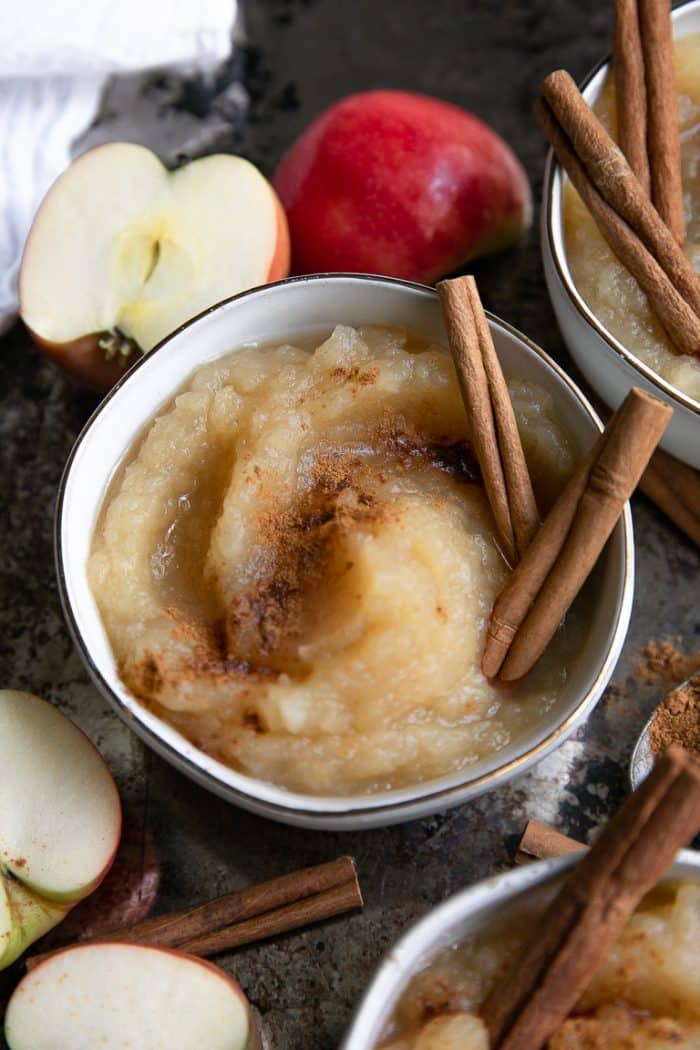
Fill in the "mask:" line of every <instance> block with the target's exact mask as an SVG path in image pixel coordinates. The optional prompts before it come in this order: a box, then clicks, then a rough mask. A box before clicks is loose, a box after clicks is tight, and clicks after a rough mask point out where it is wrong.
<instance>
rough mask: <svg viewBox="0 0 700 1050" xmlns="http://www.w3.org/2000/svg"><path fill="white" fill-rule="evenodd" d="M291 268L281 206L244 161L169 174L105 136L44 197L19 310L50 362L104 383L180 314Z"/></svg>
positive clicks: (149, 156) (140, 150)
mask: <svg viewBox="0 0 700 1050" xmlns="http://www.w3.org/2000/svg"><path fill="white" fill-rule="evenodd" d="M288 273H289V233H288V230H287V220H286V218H285V214H284V211H283V210H282V206H281V204H280V203H279V200H278V198H277V195H276V194H275V191H274V190H273V189H272V186H271V185H270V183H269V182H268V181H267V179H265V177H264V176H263V175H262V174H261V173H260V172H259V171H258V169H257V168H256V167H255V166H254V165H253V164H251V163H249V161H247V160H244V159H243V158H242V157H234V156H230V155H228V154H216V155H213V156H209V157H203V158H201V159H199V160H195V161H191V162H190V163H189V164H185V165H184V166H183V167H181V168H179V169H178V170H177V171H174V172H169V171H168V170H167V169H166V168H165V167H164V165H163V164H162V163H161V161H160V160H159V159H158V157H157V156H156V155H155V153H152V152H151V150H149V149H146V148H145V147H144V146H137V145H135V144H133V143H129V142H112V143H108V144H107V145H105V146H97V147H96V148H95V149H92V150H89V151H88V152H87V153H84V154H83V155H82V156H81V157H79V158H78V159H77V160H76V161H74V162H73V164H71V166H70V167H69V168H68V169H67V170H66V171H65V172H64V173H63V174H62V175H61V176H60V177H59V178H58V179H57V180H56V182H55V183H54V184H53V186H52V187H51V189H50V190H49V191H48V193H47V195H46V197H45V198H44V200H43V202H42V204H41V206H40V208H39V211H38V212H37V215H36V218H35V219H34V223H33V225H32V228H31V230H30V232H29V237H28V239H27V243H26V246H25V249H24V256H23V259H22V266H21V270H20V280H19V286H20V313H21V316H22V319H23V321H24V323H25V324H26V325H27V327H28V329H29V331H30V333H31V335H32V338H33V339H34V341H35V342H36V343H37V345H38V346H39V347H40V348H41V349H42V350H43V351H44V352H45V353H46V354H48V356H49V357H50V358H52V359H53V360H54V361H55V362H56V364H58V365H59V366H60V367H61V368H63V369H64V370H65V371H66V372H68V373H69V374H70V375H72V376H73V377H74V378H76V379H78V380H80V381H81V382H82V383H84V384H85V385H87V386H89V387H91V388H92V389H95V390H98V391H100V392H101V391H105V390H107V389H109V387H110V386H111V385H112V384H113V383H114V382H115V380H116V379H118V378H119V376H120V375H121V374H122V373H123V371H124V368H125V367H126V366H128V365H130V364H131V363H132V362H133V360H134V359H135V357H137V356H139V355H140V353H147V352H148V351H149V350H151V349H152V348H153V347H154V346H155V345H156V343H158V342H160V340H161V339H163V338H164V337H165V336H166V335H168V334H169V333H170V332H172V331H173V330H174V329H175V328H177V327H178V325H180V324H182V323H183V322H184V321H187V320H188V319H189V318H191V317H194V316H195V315H196V314H198V313H200V312H201V311H202V310H204V309H206V308H207V307H208V306H211V305H212V304H214V303H216V302H218V301H219V300H221V299H225V298H226V297H227V296H230V295H234V294H236V293H238V292H242V291H245V290H246V289H247V288H252V287H254V286H256V285H260V284H265V283H267V282H268V281H274V280H278V279H279V278H282V277H286V276H287V274H288Z"/></svg>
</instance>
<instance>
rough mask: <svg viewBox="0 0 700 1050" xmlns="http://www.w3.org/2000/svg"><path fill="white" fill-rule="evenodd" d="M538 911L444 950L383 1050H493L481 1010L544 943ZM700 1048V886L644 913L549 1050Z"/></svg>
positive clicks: (660, 893)
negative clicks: (522, 959)
mask: <svg viewBox="0 0 700 1050" xmlns="http://www.w3.org/2000/svg"><path fill="white" fill-rule="evenodd" d="M538 915H539V910H538V908H537V906H536V905H535V904H534V902H532V901H531V902H530V905H529V906H527V907H526V908H524V907H523V906H521V907H520V910H519V911H514V913H513V914H509V915H508V917H507V919H506V918H505V917H504V918H503V919H502V920H501V921H500V922H498V921H497V922H495V923H494V924H493V925H491V926H490V927H489V928H488V929H485V930H484V931H482V932H480V933H478V934H475V935H473V936H472V937H470V938H468V939H467V940H465V941H463V942H462V943H461V944H458V945H455V946H454V947H451V948H448V949H446V950H445V951H442V952H441V953H440V954H439V955H438V956H437V957H436V958H435V959H434V960H433V961H432V962H431V963H430V964H429V965H428V966H427V967H425V968H424V969H423V970H422V971H421V972H420V973H418V974H417V975H416V976H415V977H413V978H412V980H411V981H410V983H409V985H408V987H407V988H406V990H405V991H404V992H403V994H402V996H401V999H400V1000H399V1002H398V1004H397V1006H396V1008H395V1010H394V1012H393V1015H392V1018H391V1020H390V1022H389V1024H388V1026H387V1030H386V1032H385V1034H384V1036H383V1038H382V1039H381V1040H380V1043H379V1046H380V1047H381V1048H382V1050H489V1038H488V1035H487V1032H486V1028H485V1026H484V1024H483V1022H482V1021H481V1019H480V1017H479V1007H480V1004H481V1003H483V1002H484V1001H485V999H486V998H487V996H488V995H489V993H490V992H491V990H492V989H493V988H494V987H495V986H496V984H497V982H498V981H499V980H501V979H502V978H503V975H504V973H506V971H507V970H508V967H509V965H510V964H511V963H512V960H513V957H514V956H515V955H516V954H517V953H518V952H519V951H521V950H522V948H523V945H524V943H525V942H526V941H527V940H528V939H529V938H531V937H532V936H536V935H537V933H536V926H537V916H538ZM666 1047H668V1050H672V1048H674V1050H697V1048H698V1047H700V883H696V882H684V883H679V884H676V885H675V886H667V887H659V888H657V889H655V890H653V891H652V893H651V894H649V895H648V897H647V898H645V900H644V901H642V903H641V904H640V906H639V907H638V909H637V911H636V912H635V913H634V915H633V916H632V918H631V919H630V920H629V922H628V923H627V925H626V926H625V928H624V930H623V932H622V934H621V935H620V937H619V939H618V941H617V943H616V944H615V945H613V947H612V948H611V950H610V952H609V953H608V955H607V957H606V958H605V959H604V961H603V962H602V963H601V965H600V966H599V967H598V970H597V971H596V973H595V974H594V976H593V979H592V980H591V982H590V984H589V986H588V988H587V989H586V990H585V992H584V993H583V995H582V996H581V998H580V1000H579V1002H578V1003H577V1004H576V1007H575V1009H574V1010H573V1011H572V1013H571V1014H570V1016H569V1017H568V1018H567V1020H566V1021H564V1022H563V1023H562V1024H561V1025H560V1026H559V1027H558V1029H557V1030H556V1031H555V1032H554V1034H553V1035H551V1036H550V1038H549V1040H548V1041H547V1050H598V1048H600V1050H664V1048H666Z"/></svg>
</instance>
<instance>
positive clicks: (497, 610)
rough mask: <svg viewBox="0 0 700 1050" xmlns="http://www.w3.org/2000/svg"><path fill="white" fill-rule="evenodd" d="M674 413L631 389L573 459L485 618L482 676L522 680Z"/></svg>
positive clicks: (587, 571)
mask: <svg viewBox="0 0 700 1050" xmlns="http://www.w3.org/2000/svg"><path fill="white" fill-rule="evenodd" d="M672 412H673V410H672V409H671V408H670V406H668V405H666V404H665V403H664V402H662V401H659V400H657V398H655V397H652V396H651V395H650V394H647V393H645V392H644V391H642V390H638V389H637V388H636V387H633V388H632V390H631V391H630V392H629V394H628V395H627V397H626V398H625V400H624V401H623V403H622V405H621V406H620V408H619V409H618V410H617V412H616V413H615V414H614V415H613V416H612V417H611V419H610V421H609V423H608V425H607V427H606V429H605V431H604V433H603V434H602V435H601V437H600V438H599V439H598V440H597V442H596V443H595V445H594V447H593V448H592V449H591V451H590V452H589V453H588V455H586V456H585V457H584V458H583V460H582V461H581V462H580V464H579V465H578V467H577V468H576V470H575V471H574V473H573V475H572V476H571V478H570V479H569V481H568V483H567V484H566V485H565V487H564V489H563V490H562V492H561V494H560V496H559V498H558V499H557V501H556V503H555V504H554V506H553V507H552V509H551V511H550V512H549V515H548V516H547V518H546V519H545V521H544V523H543V525H542V526H541V528H540V529H539V531H538V532H537V534H536V536H535V538H534V539H533V541H532V543H531V544H530V546H529V547H528V549H527V551H526V552H525V555H524V557H523V559H522V560H521V562H520V564H519V565H518V566H517V567H516V569H515V570H514V572H513V574H512V576H511V577H510V579H509V581H508V583H507V584H506V586H505V587H504V589H503V591H502V592H501V594H500V595H499V596H498V598H497V599H496V602H495V604H494V607H493V611H492V613H491V618H490V621H489V626H488V629H487V633H486V644H485V648H484V654H483V657H482V670H483V672H484V674H486V675H487V676H488V677H489V678H494V677H496V676H498V678H499V679H500V680H501V681H504V682H510V681H514V680H516V679H518V678H522V676H523V675H525V674H527V672H528V671H529V670H531V668H532V667H533V666H534V664H535V663H536V662H537V660H538V659H539V657H540V656H541V655H542V653H543V651H544V649H545V648H546V646H547V645H548V644H549V642H550V640H551V639H552V637H553V635H554V633H555V632H556V629H557V627H558V626H559V623H560V622H561V620H562V618H563V616H564V614H565V613H566V611H567V610H568V608H569V606H570V605H571V603H572V602H573V600H574V598H575V597H576V595H577V594H578V592H579V590H580V589H581V587H582V586H583V583H584V582H585V580H586V579H587V577H588V575H589V574H590V572H591V570H592V568H593V566H594V565H595V563H596V561H597V559H598V556H599V555H600V552H601V551H602V549H603V546H604V545H605V542H606V541H607V539H608V537H609V536H610V533H611V532H612V530H613V528H614V526H615V524H616V522H617V520H618V518H619V517H620V514H621V513H622V510H623V508H624V505H625V503H626V501H627V500H628V499H629V497H630V495H631V494H632V492H633V491H634V489H635V488H636V486H637V483H638V481H639V478H640V476H641V474H642V471H643V470H644V468H645V467H646V465H647V463H648V461H649V458H650V456H651V454H652V452H653V451H654V448H655V447H656V445H657V444H658V441H659V438H660V437H661V435H662V433H663V431H664V429H665V428H666V425H667V423H668V421H669V419H670V417H671V415H672Z"/></svg>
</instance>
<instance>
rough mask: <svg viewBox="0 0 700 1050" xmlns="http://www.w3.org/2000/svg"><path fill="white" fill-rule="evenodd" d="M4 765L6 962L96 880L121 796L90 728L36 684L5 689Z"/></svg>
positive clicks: (0, 801) (115, 834)
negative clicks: (35, 690) (33, 688)
mask: <svg viewBox="0 0 700 1050" xmlns="http://www.w3.org/2000/svg"><path fill="white" fill-rule="evenodd" d="M0 768H2V771H3V784H2V791H0V968H2V967H4V966H7V965H9V963H11V962H12V961H13V960H14V959H15V958H17V956H18V955H20V954H21V952H22V951H24V949H25V948H26V947H27V946H28V945H29V944H31V943H32V942H33V941H35V940H36V939H37V938H38V937H40V936H41V935H42V934H43V933H45V932H46V931H47V930H49V929H51V927H52V926H55V925H56V924H57V923H58V922H60V920H61V919H62V918H63V916H64V915H65V913H66V911H67V910H68V908H69V907H70V906H71V905H72V904H74V903H75V902H76V901H78V900H80V899H82V898H83V897H85V896H86V895H87V894H88V893H90V892H91V891H92V890H93V889H95V887H96V886H97V885H98V884H99V883H100V881H101V880H102V878H103V877H104V875H105V874H106V873H107V871H108V870H109V867H110V865H111V863H112V860H113V858H114V855H115V852H116V849H117V846H118V844H119V836H120V832H121V805H120V802H119V795H118V794H117V789H116V787H115V784H114V781H113V780H112V775H111V773H110V772H109V770H108V768H107V766H106V765H105V763H104V761H103V759H102V757H101V756H100V754H99V752H98V751H97V750H96V748H95V747H93V745H92V744H91V743H90V741H89V740H88V738H87V737H86V736H85V734H84V733H82V732H81V731H80V730H79V729H78V728H77V726H74V725H73V723H72V722H71V721H70V719H68V718H66V716H65V715H64V714H62V713H61V712H60V711H59V710H57V708H55V707H52V705H51V704H49V703H47V702H46V701H45V700H41V699H40V698H39V697H38V696H34V695H32V694H31V693H21V692H16V691H15V690H11V689H3V690H0Z"/></svg>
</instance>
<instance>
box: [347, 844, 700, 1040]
mask: <svg viewBox="0 0 700 1050" xmlns="http://www.w3.org/2000/svg"><path fill="white" fill-rule="evenodd" d="M577 860H578V858H577V856H576V855H575V854H569V855H568V856H564V857H555V858H554V859H552V860H541V861H536V862H534V863H532V864H526V865H524V866H523V867H520V868H513V869H512V870H511V871H506V872H503V873H502V874H501V875H494V876H493V877H492V878H490V879H485V880H484V881H483V882H478V883H477V884H476V885H475V886H470V887H469V889H466V890H462V891H461V893H456V894H455V895H454V897H450V898H449V899H448V900H446V901H445V902H444V903H443V904H440V905H438V907H437V908H434V909H433V910H432V911H431V912H428V914H427V915H426V916H425V917H424V918H422V919H420V920H419V921H418V922H417V923H416V924H415V925H414V926H412V927H411V928H410V929H409V930H408V932H407V933H405V934H404V936H403V937H402V938H401V940H400V941H399V942H398V944H396V945H395V946H394V947H393V948H391V949H390V951H389V952H388V954H387V955H386V957H385V959H384V962H383V963H382V964H381V965H380V967H379V969H378V970H377V972H376V974H375V975H374V977H373V979H372V982H371V984H370V985H369V987H368V989H367V991H366V992H365V995H364V997H363V999H362V1002H361V1003H360V1006H359V1008H358V1010H357V1013H356V1014H355V1018H354V1020H353V1023H352V1025H351V1027H350V1030H349V1032H348V1033H347V1035H346V1037H345V1041H344V1043H343V1045H342V1047H341V1050H374V1047H375V1045H376V1043H377V1040H378V1039H379V1037H380V1035H381V1034H382V1031H383V1029H384V1027H385V1025H386V1023H387V1021H388V1020H389V1018H390V1016H391V1014H392V1011H393V1010H394V1007H395V1006H396V1003H397V1001H398V999H399V998H400V997H401V995H402V993H403V991H404V989H405V988H406V985H407V984H408V982H409V981H410V979H411V978H412V977H413V976H414V975H415V974H417V973H418V972H419V971H420V970H422V969H424V968H425V967H426V966H428V965H429V963H430V962H432V960H433V959H434V958H435V957H436V956H437V955H438V954H439V953H440V952H441V951H443V950H444V949H445V948H448V947H449V946H450V945H453V944H458V943H459V942H460V941H462V940H464V939H465V938H466V937H469V936H471V935H473V934H475V933H477V932H478V931H480V930H484V929H486V928H487V927H488V925H489V923H491V922H492V921H493V920H494V919H497V920H498V921H499V922H501V921H502V920H503V919H504V918H507V916H508V915H509V914H512V915H513V916H515V915H516V914H517V913H518V912H521V913H522V910H523V909H526V908H529V907H533V906H535V907H544V906H545V905H546V904H547V903H548V901H550V900H551V899H552V897H553V896H554V894H555V893H556V891H557V890H558V889H559V887H560V886H561V883H562V881H563V880H564V878H565V876H566V873H567V872H568V871H569V870H570V869H571V868H572V867H573V865H574V864H575V863H576V862H577ZM679 879H686V880H692V881H694V882H698V881H700V853H696V852H695V851H694V850H681V851H680V853H679V854H678V856H677V857H676V861H675V863H674V865H673V867H672V868H671V870H670V871H669V872H668V874H667V875H666V876H665V877H664V879H663V880H662V881H663V882H667V881H668V882H671V881H677V880H679Z"/></svg>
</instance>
